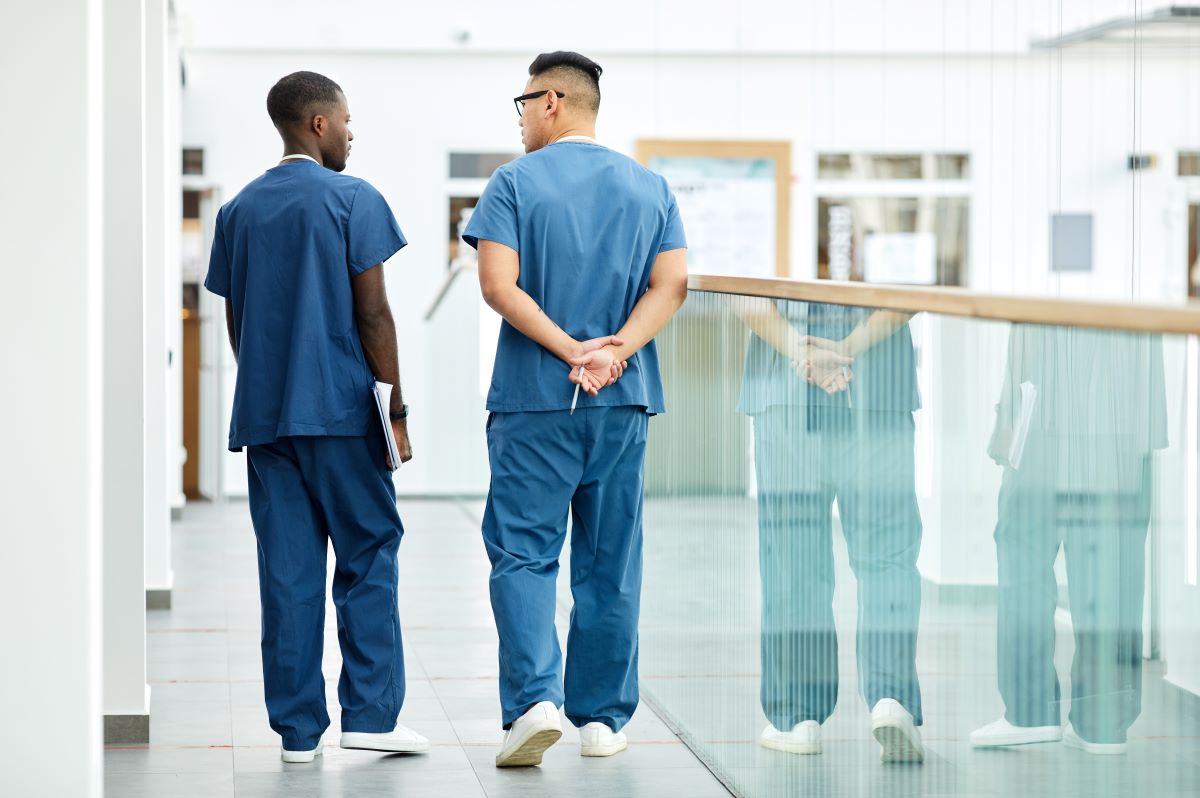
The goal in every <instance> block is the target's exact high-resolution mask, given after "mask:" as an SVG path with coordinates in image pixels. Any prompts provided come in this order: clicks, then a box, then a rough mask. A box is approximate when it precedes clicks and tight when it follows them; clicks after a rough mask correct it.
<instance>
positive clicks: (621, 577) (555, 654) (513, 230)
mask: <svg viewBox="0 0 1200 798" xmlns="http://www.w3.org/2000/svg"><path fill="white" fill-rule="evenodd" d="M600 74H601V69H600V66H599V65H598V64H596V63H595V62H594V61H592V60H590V59H588V58H585V57H584V56H582V55H579V54H578V53H567V52H556V53H547V54H543V55H540V56H538V57H537V59H535V60H534V62H533V63H532V64H531V65H530V67H529V81H528V83H527V84H526V86H525V90H524V92H523V93H522V94H521V96H520V97H517V98H515V102H516V106H517V113H518V114H519V115H520V127H521V140H522V142H523V143H524V145H525V152H526V153H527V154H526V156H525V157H523V158H519V159H517V160H516V161H513V162H512V163H509V164H507V165H505V166H503V167H501V168H500V169H498V170H497V171H496V173H495V174H494V175H493V176H492V179H491V181H490V182H489V183H488V186H487V189H486V190H485V191H484V193H483V196H482V197H481V198H480V200H479V204H478V206H477V207H476V208H475V211H474V213H473V214H472V216H471V221H470V223H469V224H468V225H467V229H466V231H465V232H464V234H463V239H464V240H465V241H466V242H467V243H468V244H470V245H471V246H473V247H475V248H477V249H478V250H479V283H480V287H481V289H482V291H483V297H484V300H485V301H486V302H487V303H488V304H489V305H490V306H491V307H492V308H493V309H495V310H496V312H497V313H499V314H500V315H501V316H503V317H504V324H503V325H502V327H501V330H500V340H499V344H498V346H497V349H496V362H495V367H494V369H493V373H492V385H491V390H490V392H489V394H488V401H487V407H488V410H489V411H491V412H490V415H489V416H488V423H487V439H488V453H489V460H490V463H491V473H492V477H491V487H490V490H489V493H488V502H487V510H486V512H485V515H484V520H483V537H484V543H485V545H486V547H487V552H488V557H489V558H490V560H491V563H492V575H491V582H490V584H491V597H492V611H493V613H494V614H495V617H496V628H497V631H498V633H499V639H500V702H501V705H502V709H503V718H502V722H503V725H504V728H505V729H507V730H508V733H507V734H506V735H505V738H504V744H503V746H502V748H501V750H500V753H499V754H498V755H497V756H496V764H497V765H498V766H501V767H505V766H514V765H537V764H540V763H541V761H542V753H543V752H544V751H545V750H546V748H548V747H549V746H550V745H552V744H553V743H554V742H555V741H557V740H558V739H559V737H561V736H562V727H561V723H560V720H559V707H564V708H565V711H566V715H567V718H568V719H570V721H571V722H572V723H574V724H575V725H576V726H578V727H580V742H581V749H580V753H581V754H583V755H584V756H611V755H612V754H616V753H618V752H620V751H622V750H624V749H625V746H626V741H625V736H624V735H623V734H621V728H622V727H623V726H624V725H625V724H626V723H627V722H628V721H629V719H630V717H631V716H632V715H633V712H634V709H635V708H636V707H637V703H638V684H637V623H638V608H639V602H640V594H641V576H642V471H643V464H644V461H645V448H646V427H647V419H648V417H649V416H650V415H653V414H655V413H661V412H663V411H664V406H663V395H662V384H661V381H660V379H659V369H658V357H657V354H656V352H655V348H654V342H653V340H652V339H653V337H654V336H655V335H656V334H657V333H658V332H659V330H661V329H662V328H663V326H664V325H666V323H667V321H668V320H669V319H670V318H671V316H672V315H673V314H674V313H675V311H676V310H678V309H679V307H680V305H681V304H682V303H683V300H684V297H685V295H686V293H687V262H686V258H685V249H684V248H685V247H686V243H685V241H684V234H683V226H682V224H681V223H680V220H679V213H678V210H677V209H676V205H675V198H674V197H673V196H672V194H671V191H670V189H669V188H668V187H667V183H666V181H665V180H664V179H663V178H662V177H660V176H658V175H656V174H654V173H653V172H650V171H649V170H647V169H645V168H644V167H642V166H640V165H639V164H637V163H636V162H634V161H633V160H631V159H629V158H627V157H626V156H624V155H619V154H617V153H615V152H613V151H612V150H609V149H607V148H605V147H603V146H601V145H600V144H598V143H597V142H596V139H595V131H596V113H597V111H598V109H599V107H600ZM614 332H615V333H616V334H615V335H613V334H612V333H614ZM577 388H581V389H582V390H583V391H584V394H585V395H584V396H582V397H580V398H579V400H578V407H577V408H576V407H575V404H574V401H573V396H574V395H575V394H576V392H577ZM568 510H569V511H570V513H571V516H572V528H571V529H572V532H571V592H572V595H573V597H574V609H573V610H572V613H571V628H570V633H569V635H568V638H567V661H566V669H565V678H564V673H563V667H562V654H561V652H560V651H559V646H558V637H557V634H556V632H555V628H554V615H555V582H556V578H557V576H558V558H559V553H560V552H561V550H562V545H563V541H564V539H565V537H566V528H567V513H568ZM564 687H565V689H564Z"/></svg>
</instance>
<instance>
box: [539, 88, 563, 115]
mask: <svg viewBox="0 0 1200 798" xmlns="http://www.w3.org/2000/svg"><path fill="white" fill-rule="evenodd" d="M543 99H544V100H545V101H546V116H554V115H555V114H557V113H558V106H559V105H560V102H559V99H558V95H557V94H555V93H554V90H553V89H551V90H550V91H548V92H546V96H545V97H544V98H543Z"/></svg>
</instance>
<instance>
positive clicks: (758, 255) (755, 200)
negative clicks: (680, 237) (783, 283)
mask: <svg viewBox="0 0 1200 798" xmlns="http://www.w3.org/2000/svg"><path fill="white" fill-rule="evenodd" d="M637 159H638V160H639V161H640V162H641V163H643V164H645V165H646V166H647V167H649V168H650V169H652V170H654V171H655V172H658V173H659V174H661V175H662V176H663V177H665V178H666V179H667V183H669V184H670V186H671V190H672V191H673V192H675V199H676V201H677V202H678V204H679V214H680V217H681V218H682V219H683V226H684V230H685V232H686V234H687V240H688V268H689V269H690V270H692V271H694V272H700V273H704V274H728V275H737V276H740V277H787V276H788V274H789V271H790V270H789V268H788V251H789V240H790V239H789V235H788V231H789V220H790V219H791V207H790V200H791V192H790V186H791V175H792V145H791V142H788V141H734V140H727V141H722V140H716V141H698V140H687V139H640V140H639V141H638V143H637Z"/></svg>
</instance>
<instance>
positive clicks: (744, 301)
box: [732, 297, 808, 360]
mask: <svg viewBox="0 0 1200 798" xmlns="http://www.w3.org/2000/svg"><path fill="white" fill-rule="evenodd" d="M732 304H733V312H734V313H736V314H737V316H738V317H739V318H740V319H741V320H742V321H743V322H745V324H746V326H747V327H749V328H750V331H751V332H753V333H754V334H755V335H757V336H758V337H759V338H761V339H762V340H763V341H765V342H766V343H767V345H768V346H770V347H771V348H772V349H774V350H775V351H776V352H778V353H779V354H781V355H783V356H784V357H786V358H788V359H790V360H799V359H800V358H801V357H804V356H805V354H806V349H807V347H808V337H807V336H805V335H801V334H800V332H799V331H797V330H796V328H795V327H793V326H792V325H791V323H790V322H789V321H788V320H787V319H786V318H784V315H783V314H782V313H780V312H779V308H778V307H776V306H775V303H774V302H772V301H771V300H769V299H764V298H762V297H734V298H733V299H732Z"/></svg>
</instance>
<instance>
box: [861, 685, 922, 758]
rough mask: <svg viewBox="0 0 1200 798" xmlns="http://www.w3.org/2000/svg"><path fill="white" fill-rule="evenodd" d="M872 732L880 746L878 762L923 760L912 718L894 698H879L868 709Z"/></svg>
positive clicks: (919, 736) (919, 739) (918, 736)
mask: <svg viewBox="0 0 1200 798" xmlns="http://www.w3.org/2000/svg"><path fill="white" fill-rule="evenodd" d="M871 734H873V735H875V739H876V740H878V741H879V744H880V745H881V746H883V750H882V751H880V752H879V760H880V761H881V762H924V761H925V747H924V746H922V745H921V732H919V731H918V730H917V727H916V726H915V725H913V717H912V715H911V714H909V711H908V710H907V709H905V708H904V707H903V706H901V704H900V702H899V701H897V700H896V699H894V698H881V699H879V702H878V703H877V704H875V708H874V709H872V710H871Z"/></svg>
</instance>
